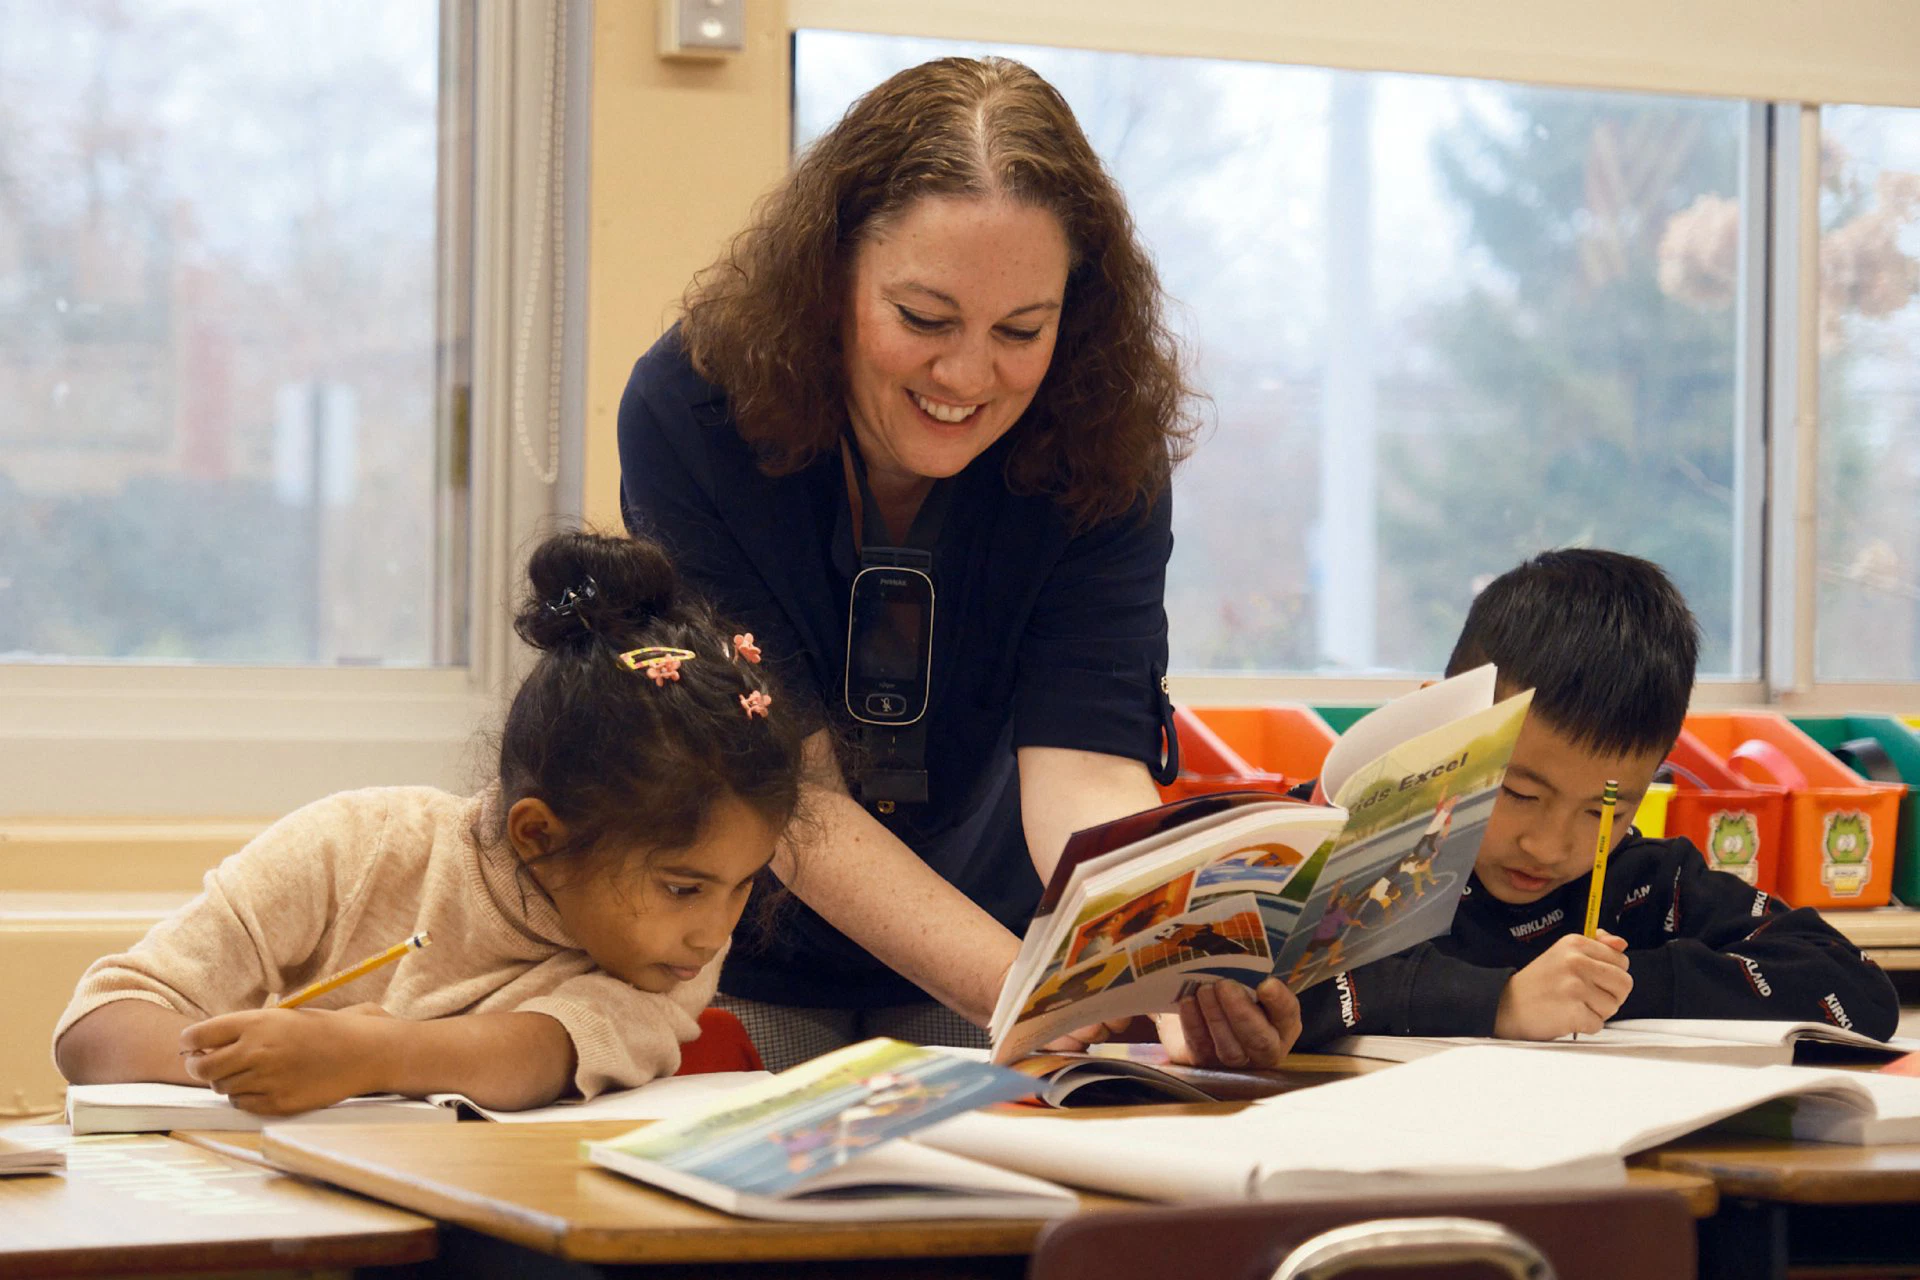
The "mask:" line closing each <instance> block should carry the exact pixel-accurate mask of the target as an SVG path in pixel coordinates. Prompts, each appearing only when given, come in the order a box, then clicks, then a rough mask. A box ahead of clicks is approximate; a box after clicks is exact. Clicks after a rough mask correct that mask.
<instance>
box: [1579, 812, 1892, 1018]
mask: <svg viewBox="0 0 1920 1280" xmlns="http://www.w3.org/2000/svg"><path fill="white" fill-rule="evenodd" d="M1662 871H1663V874H1662V877H1661V881H1662V882H1663V883H1662V884H1661V885H1660V887H1664V888H1665V890H1666V898H1667V901H1666V904H1665V908H1666V909H1665V913H1664V916H1663V918H1662V921H1661V925H1660V932H1661V936H1662V937H1663V938H1664V939H1665V941H1663V942H1661V943H1659V944H1658V945H1654V946H1644V947H1633V948H1630V949H1629V950H1628V952H1627V962H1628V966H1629V972H1631V973H1632V975H1633V992H1632V994H1630V995H1629V996H1628V997H1627V1000H1626V1003H1625V1004H1623V1005H1622V1006H1621V1007H1620V1012H1619V1014H1618V1015H1616V1016H1618V1017H1621V1018H1756V1019H1777V1020H1783V1021H1796V1022H1797V1021H1814V1022H1829V1023H1833V1024H1835V1025H1837V1026H1842V1027H1847V1028H1850V1029H1852V1030H1855V1031H1859V1032H1861V1033H1863V1034H1865V1035H1870V1036H1873V1037H1874V1038H1875V1039H1879V1040H1884V1039H1886V1038H1887V1037H1888V1036H1891V1035H1892V1034H1893V1033H1894V1029H1895V1027H1896V1026H1897V1024H1898V1022H1899V1018H1900V1004H1899V998H1898V996H1897V995H1896V994H1895V993H1894V989H1893V984H1892V982H1890V981H1889V980H1888V978H1887V975H1886V974H1885V973H1883V972H1881V970H1880V966H1878V965H1876V964H1874V963H1873V962H1872V961H1871V960H1868V959H1867V958H1866V956H1865V955H1864V954H1862V952H1861V951H1860V948H1858V947H1856V946H1855V945H1854V944H1853V943H1851V942H1849V941H1848V940H1847V939H1846V937H1845V936H1843V935H1842V934H1841V933H1840V931H1839V930H1837V929H1835V928H1834V927H1833V926H1832V925H1830V924H1828V923H1827V922H1826V921H1825V920H1824V919H1822V918H1821V917H1820V914H1819V912H1817V911H1814V910H1811V909H1810V908H1806V907H1798V908H1790V907H1788V906H1787V905H1786V904H1785V903H1784V902H1781V901H1780V900H1779V899H1777V898H1774V897H1772V896H1770V895H1768V894H1765V893H1761V892H1759V891H1757V890H1755V889H1754V888H1753V887H1752V886H1751V885H1749V884H1747V883H1746V882H1745V881H1743V880H1741V879H1740V878H1739V877H1738V876H1733V875H1729V874H1727V873H1726V872H1724V871H1715V870H1712V869H1711V868H1709V867H1708V866H1707V864H1706V861H1705V859H1703V858H1702V857H1701V856H1700V855H1699V852H1698V851H1697V850H1695V849H1694V848H1693V847H1692V846H1691V845H1688V844H1682V845H1681V846H1680V847H1679V848H1678V849H1676V851H1675V856H1674V857H1673V859H1672V866H1671V867H1668V868H1663V869H1662ZM1656 892H1658V888H1656Z"/></svg>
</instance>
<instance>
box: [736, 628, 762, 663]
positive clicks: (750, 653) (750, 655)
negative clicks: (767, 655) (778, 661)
mask: <svg viewBox="0 0 1920 1280" xmlns="http://www.w3.org/2000/svg"><path fill="white" fill-rule="evenodd" d="M733 651H734V652H735V653H736V654H738V655H739V656H740V657H742V658H745V659H746V660H747V661H748V662H751V663H753V664H754V665H756V666H758V665H759V662H760V646H759V645H757V644H755V643H754V642H753V632H751V631H749V632H747V633H746V634H745V635H738V636H735V637H734V638H733Z"/></svg>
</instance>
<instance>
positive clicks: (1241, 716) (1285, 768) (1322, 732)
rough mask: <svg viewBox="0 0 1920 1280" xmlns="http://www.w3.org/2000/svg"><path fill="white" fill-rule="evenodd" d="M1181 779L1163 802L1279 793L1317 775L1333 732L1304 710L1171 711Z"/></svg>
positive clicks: (1163, 793) (1166, 791)
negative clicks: (1242, 793)
mask: <svg viewBox="0 0 1920 1280" xmlns="http://www.w3.org/2000/svg"><path fill="white" fill-rule="evenodd" d="M1173 724H1174V729H1175V730H1176V731H1177V732H1178V733H1179V735H1180V776H1179V777H1178V778H1176V779H1174V780H1173V781H1172V782H1171V783H1169V784H1167V785H1166V786H1164V787H1161V788H1160V796H1161V799H1163V800H1182V799H1185V798H1186V797H1188V796H1197V795H1206V794H1208V793H1210V792H1215V791H1273V792H1283V791H1286V790H1288V789H1289V788H1290V787H1293V786H1294V785H1295V784H1297V783H1301V782H1305V781H1307V780H1308V779H1310V778H1315V777H1318V776H1319V773H1320V764H1321V762H1322V761H1323V760H1325V759H1326V758H1327V750H1328V748H1330V747H1331V746H1332V745H1333V740H1334V733H1333V730H1331V729H1329V728H1327V726H1326V722H1325V721H1323V720H1321V719H1320V717H1319V716H1317V715H1315V714H1314V713H1313V711H1312V710H1311V709H1310V708H1307V707H1303V706H1271V707H1198V708H1196V707H1175V708H1174V711H1173Z"/></svg>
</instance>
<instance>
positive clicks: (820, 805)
mask: <svg viewBox="0 0 1920 1280" xmlns="http://www.w3.org/2000/svg"><path fill="white" fill-rule="evenodd" d="M808 805H809V814H810V816H811V818H812V821H811V822H810V823H809V824H808V826H807V829H806V832H805V834H806V836H807V837H808V838H807V839H806V841H805V843H804V844H803V845H802V846H801V847H799V848H797V849H795V850H792V851H790V852H789V853H788V854H786V855H784V856H783V857H781V858H780V859H779V860H777V861H776V863H775V869H776V870H777V871H778V872H779V873H780V876H781V879H783V880H785V881H786V883H787V887H788V888H790V889H791V890H792V891H793V892H794V894H795V895H797V896H798V897H799V898H800V900H801V901H802V902H805V903H806V904H807V905H808V906H809V907H811V908H813V910H815V911H817V912H819V913H820V916H821V917H822V918H823V919H825V920H826V922H827V923H828V924H830V925H832V926H833V927H834V928H836V929H838V930H839V931H840V932H842V933H844V934H846V935H847V937H849V938H851V939H853V941H855V942H857V943H859V944H860V945H861V946H862V947H864V948H866V949H867V950H868V951H869V952H871V953H872V954H873V955H874V956H875V958H877V959H878V960H880V962H881V963H883V964H885V965H886V966H887V967H888V968H889V969H892V970H893V971H894V972H896V973H898V974H900V975H901V976H902V977H904V978H906V979H907V980H908V981H910V982H912V983H913V984H914V985H916V986H918V987H919V988H920V989H921V990H923V991H925V992H926V993H927V994H928V995H930V996H932V997H933V998H934V999H936V1000H938V1001H940V1003H942V1004H944V1005H946V1006H947V1007H948V1008H950V1009H952V1010H954V1011H955V1012H957V1013H959V1014H960V1015H961V1016H963V1017H965V1018H967V1019H969V1020H971V1021H972V1022H974V1023H976V1024H977V1025H979V1026H985V1025H986V1024H987V1022H988V1020H989V1019H990V1018H991V1017H992V1016H993V1005H994V1001H995V1000H996V999H998V997H999V995H1000V982H1001V979H1002V978H1003V977H1005V975H1006V972H1007V969H1008V968H1009V967H1010V966H1011V965H1012V964H1013V958H1014V956H1015V955H1016V954H1018V952H1019V950H1020V943H1019V940H1018V939H1017V938H1015V937H1014V936H1013V935H1012V934H1011V933H1009V932H1007V930H1006V928H1005V926H1003V925H1002V924H1001V923H1000V922H999V921H997V920H995V919H994V918H993V917H992V916H991V915H988V914H987V913H986V912H985V911H983V910H981V909H980V908H979V907H978V906H976V905H975V904H974V903H973V901H972V900H971V899H969V898H968V897H967V896H966V895H965V894H964V893H962V892H960V890H958V889H956V888H954V887H953V886H952V885H951V884H948V883H947V882H946V880H944V879H942V878H941V876H940V874H939V873H938V872H937V871H935V870H933V868H931V867H929V866H928V865H927V864H926V863H924V862H922V861H921V860H920V858H919V856H918V855H917V854H915V853H914V852H913V850H912V849H909V848H908V847H907V846H906V845H905V844H903V843H901V841H900V840H899V839H898V838H897V837H896V836H895V835H894V834H893V833H892V832H890V831H888V830H887V829H886V828H885V827H883V826H881V825H880V823H879V822H878V821H877V820H876V819H875V818H874V817H873V816H872V815H871V814H869V813H868V812H867V811H866V810H865V809H863V808H862V807H861V806H860V803H859V802H858V801H856V800H854V799H853V798H852V797H851V796H849V795H848V794H847V793H846V792H844V791H840V790H835V789H832V788H809V795H808Z"/></svg>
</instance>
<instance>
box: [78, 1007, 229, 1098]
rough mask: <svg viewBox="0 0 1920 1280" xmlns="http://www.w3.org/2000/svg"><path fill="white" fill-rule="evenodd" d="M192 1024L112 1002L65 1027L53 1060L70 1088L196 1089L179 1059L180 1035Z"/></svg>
mask: <svg viewBox="0 0 1920 1280" xmlns="http://www.w3.org/2000/svg"><path fill="white" fill-rule="evenodd" d="M193 1023H194V1019H193V1018H191V1017H189V1016H187V1015H186V1014H184V1013H181V1012H179V1011H178V1010H175V1009H170V1008H167V1007H166V1006H164V1005H158V1004H154V1003H152V1002H150V1001H147V1000H115V1001H113V1002H112V1003H110V1004H103V1005H101V1006H100V1007H99V1008H97V1009H95V1010H93V1011H92V1012H91V1013H88V1014H86V1015H84V1016H83V1017H81V1018H80V1019H79V1020H78V1021H77V1022H75V1023H74V1024H73V1025H72V1026H70V1027H68V1028H67V1030H66V1032H65V1034H63V1035H62V1036H61V1037H60V1038H59V1039H58V1040H57V1041H55V1042H54V1046H53V1060H54V1062H55V1063H56V1064H57V1065H58V1066H59V1068H60V1074H61V1075H63V1076H65V1077H66V1078H67V1080H68V1081H69V1082H70V1083H73V1084H123V1083H126V1082H129V1081H135V1080H138V1081H155V1082H158V1083H161V1084H199V1083H200V1082H199V1081H198V1080H196V1079H194V1078H193V1077H192V1076H190V1075H188V1074H187V1068H186V1064H185V1061H184V1060H183V1059H182V1058H181V1056H180V1033H181V1032H182V1031H185V1030H186V1029H187V1028H188V1027H190V1026H192V1025H193Z"/></svg>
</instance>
